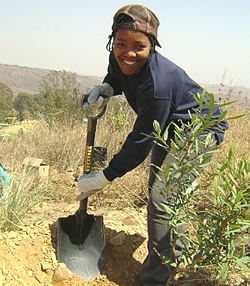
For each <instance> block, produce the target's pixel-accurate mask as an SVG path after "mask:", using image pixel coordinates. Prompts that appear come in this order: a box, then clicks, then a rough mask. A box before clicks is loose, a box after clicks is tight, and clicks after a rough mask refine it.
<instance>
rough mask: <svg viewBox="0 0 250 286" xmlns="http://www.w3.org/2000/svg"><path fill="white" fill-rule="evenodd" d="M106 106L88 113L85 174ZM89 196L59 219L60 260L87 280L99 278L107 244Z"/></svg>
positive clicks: (100, 220)
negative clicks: (88, 207) (91, 210)
mask: <svg viewBox="0 0 250 286" xmlns="http://www.w3.org/2000/svg"><path fill="white" fill-rule="evenodd" d="M105 111H106V106H105V107H104V108H103V109H102V111H101V112H100V113H99V114H98V115H97V116H95V117H88V133H87V139H86V149H85V158H84V171H83V173H84V174H88V173H90V172H91V167H92V162H93V153H94V139H95V132H96V125H97V120H98V119H99V118H101V117H102V116H103V114H104V113H105ZM87 204H88V198H85V199H83V200H81V201H80V207H79V209H78V210H77V211H76V213H75V214H74V215H70V216H68V217H66V218H59V219H58V233H57V246H58V250H57V254H58V260H59V262H62V263H64V264H66V266H67V268H68V269H69V270H70V271H71V272H73V273H75V274H76V275H78V276H80V277H82V278H83V279H85V280H91V279H95V278H96V277H97V275H98V274H99V272H100V271H101V270H102V268H103V266H104V263H105V259H106V244H105V237H104V224H103V217H102V216H94V215H90V214H88V213H87Z"/></svg>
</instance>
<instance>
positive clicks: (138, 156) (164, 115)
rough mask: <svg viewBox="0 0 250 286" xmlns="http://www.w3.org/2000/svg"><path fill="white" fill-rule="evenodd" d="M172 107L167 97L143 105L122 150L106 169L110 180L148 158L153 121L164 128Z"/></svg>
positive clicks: (148, 101)
mask: <svg viewBox="0 0 250 286" xmlns="http://www.w3.org/2000/svg"><path fill="white" fill-rule="evenodd" d="M170 109H171V104H170V102H169V101H168V100H166V99H151V100H147V101H145V102H144V103H143V104H142V105H141V109H140V111H139V113H138V116H137V119H136V121H135V124H134V126H133V130H132V132H131V133H130V134H129V135H128V136H127V138H126V140H125V142H124V144H123V146H122V148H121V150H120V152H119V153H118V154H116V155H115V156H114V157H113V159H112V160H111V161H110V163H109V166H108V167H107V168H106V169H105V170H104V175H105V177H106V178H107V179H108V180H109V181H113V180H114V179H115V178H117V177H122V176H123V175H125V174H126V173H127V172H129V171H131V170H132V169H134V168H136V167H137V166H138V165H140V164H141V163H142V162H143V161H144V160H145V159H146V157H147V156H148V154H149V152H150V151H151V149H152V147H153V144H154V139H153V138H152V133H153V132H154V127H153V122H154V120H157V121H158V122H159V123H160V125H161V128H162V129H163V128H164V126H165V124H166V122H167V119H168V116H169V112H170Z"/></svg>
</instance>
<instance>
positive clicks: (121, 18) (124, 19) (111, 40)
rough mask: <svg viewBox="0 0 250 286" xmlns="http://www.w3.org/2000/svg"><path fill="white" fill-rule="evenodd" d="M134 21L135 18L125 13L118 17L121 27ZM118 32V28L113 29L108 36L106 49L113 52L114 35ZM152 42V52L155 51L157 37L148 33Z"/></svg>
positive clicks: (117, 20)
mask: <svg viewBox="0 0 250 286" xmlns="http://www.w3.org/2000/svg"><path fill="white" fill-rule="evenodd" d="M132 21H133V19H132V18H131V17H130V16H128V15H125V14H120V15H119V16H118V17H117V19H116V24H117V27H118V29H119V27H121V28H122V27H123V29H124V24H126V26H127V27H129V23H131V22H132ZM116 32H117V30H113V31H112V33H111V34H110V35H109V36H108V43H107V45H106V50H107V51H109V52H111V51H112V49H113V46H114V37H115V33H116ZM147 36H148V38H149V41H150V44H151V48H152V49H151V50H152V52H154V51H155V46H156V39H155V37H154V36H152V35H149V34H147Z"/></svg>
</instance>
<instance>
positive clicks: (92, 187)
mask: <svg viewBox="0 0 250 286" xmlns="http://www.w3.org/2000/svg"><path fill="white" fill-rule="evenodd" d="M109 183H110V181H108V180H107V179H106V177H105V176H104V174H103V171H100V172H95V171H93V172H90V173H89V174H87V175H86V174H84V175H82V176H81V177H79V178H78V183H77V185H78V191H79V192H81V194H80V195H79V196H78V197H77V200H83V199H85V198H87V197H89V196H90V195H92V194H94V193H95V192H98V191H100V190H102V189H103V188H104V187H105V186H106V185H107V184H109Z"/></svg>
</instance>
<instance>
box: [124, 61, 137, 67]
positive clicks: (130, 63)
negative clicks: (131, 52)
mask: <svg viewBox="0 0 250 286" xmlns="http://www.w3.org/2000/svg"><path fill="white" fill-rule="evenodd" d="M123 61H124V63H125V64H127V65H130V66H132V65H134V64H135V63H136V62H129V61H126V60H123Z"/></svg>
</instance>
